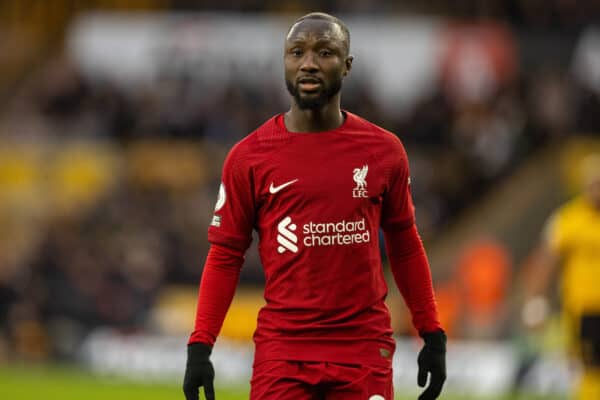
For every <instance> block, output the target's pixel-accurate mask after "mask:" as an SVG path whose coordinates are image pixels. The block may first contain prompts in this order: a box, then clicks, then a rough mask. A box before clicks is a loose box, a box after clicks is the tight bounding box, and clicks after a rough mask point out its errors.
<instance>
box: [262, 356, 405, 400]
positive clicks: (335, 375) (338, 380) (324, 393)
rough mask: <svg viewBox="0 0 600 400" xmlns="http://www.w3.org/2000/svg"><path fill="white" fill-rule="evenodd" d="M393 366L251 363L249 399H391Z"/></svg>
mask: <svg viewBox="0 0 600 400" xmlns="http://www.w3.org/2000/svg"><path fill="white" fill-rule="evenodd" d="M393 394H394V390H393V388H392V368H390V367H382V366H372V365H358V364H338V363H329V362H306V361H263V362H261V363H259V364H257V365H255V366H254V371H253V374H252V380H251V390H250V400H392V399H393V397H394V396H393Z"/></svg>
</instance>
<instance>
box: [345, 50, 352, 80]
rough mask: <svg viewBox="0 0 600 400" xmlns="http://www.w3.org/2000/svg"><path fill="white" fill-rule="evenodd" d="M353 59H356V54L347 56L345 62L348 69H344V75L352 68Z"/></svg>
mask: <svg viewBox="0 0 600 400" xmlns="http://www.w3.org/2000/svg"><path fill="white" fill-rule="evenodd" d="M352 61H354V56H352V55H349V56H348V57H346V61H345V62H344V63H345V64H346V70H345V71H344V76H346V75H348V74H349V73H350V71H351V70H352Z"/></svg>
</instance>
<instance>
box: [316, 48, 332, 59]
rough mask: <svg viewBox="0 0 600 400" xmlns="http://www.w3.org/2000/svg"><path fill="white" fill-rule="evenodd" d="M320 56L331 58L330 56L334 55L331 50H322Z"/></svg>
mask: <svg viewBox="0 0 600 400" xmlns="http://www.w3.org/2000/svg"><path fill="white" fill-rule="evenodd" d="M319 55H320V56H321V57H329V56H332V55H333V52H332V51H331V50H329V49H322V50H321V51H320V52H319Z"/></svg>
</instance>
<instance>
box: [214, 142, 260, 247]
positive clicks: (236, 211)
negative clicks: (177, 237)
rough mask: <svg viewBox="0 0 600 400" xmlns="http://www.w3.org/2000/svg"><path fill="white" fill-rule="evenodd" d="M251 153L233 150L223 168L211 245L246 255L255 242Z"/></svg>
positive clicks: (239, 147) (239, 149)
mask: <svg viewBox="0 0 600 400" xmlns="http://www.w3.org/2000/svg"><path fill="white" fill-rule="evenodd" d="M247 154H248V151H244V148H242V147H241V146H240V144H238V145H236V146H234V147H233V149H232V150H231V151H230V152H229V154H228V155H227V158H226V159H225V163H224V165H223V172H222V181H221V185H220V187H219V195H218V198H217V203H216V205H215V211H214V215H213V219H212V222H211V224H210V226H209V228H208V241H209V242H210V243H212V244H218V245H221V246H226V247H231V248H233V249H236V250H240V251H242V252H245V251H246V250H247V249H248V247H249V246H250V243H251V242H252V229H253V226H254V218H255V199H254V189H253V179H252V171H253V169H252V168H251V166H250V162H249V160H248V156H247Z"/></svg>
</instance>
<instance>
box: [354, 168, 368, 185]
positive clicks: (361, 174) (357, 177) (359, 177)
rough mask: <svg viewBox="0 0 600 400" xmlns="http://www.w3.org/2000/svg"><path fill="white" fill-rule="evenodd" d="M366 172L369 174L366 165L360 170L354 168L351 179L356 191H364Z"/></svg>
mask: <svg viewBox="0 0 600 400" xmlns="http://www.w3.org/2000/svg"><path fill="white" fill-rule="evenodd" d="M367 172H369V166H368V165H363V166H362V168H354V171H353V174H354V176H353V179H354V182H356V189H359V190H364V189H365V187H366V186H367V181H366V179H367Z"/></svg>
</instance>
